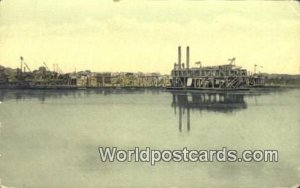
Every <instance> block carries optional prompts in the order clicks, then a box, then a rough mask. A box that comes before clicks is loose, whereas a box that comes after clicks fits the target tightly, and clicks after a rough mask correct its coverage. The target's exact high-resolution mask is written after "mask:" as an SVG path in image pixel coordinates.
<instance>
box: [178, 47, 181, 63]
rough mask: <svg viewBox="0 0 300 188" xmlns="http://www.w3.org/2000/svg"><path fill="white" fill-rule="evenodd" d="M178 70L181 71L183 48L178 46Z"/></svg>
mask: <svg viewBox="0 0 300 188" xmlns="http://www.w3.org/2000/svg"><path fill="white" fill-rule="evenodd" d="M178 68H179V69H181V47H180V46H178Z"/></svg>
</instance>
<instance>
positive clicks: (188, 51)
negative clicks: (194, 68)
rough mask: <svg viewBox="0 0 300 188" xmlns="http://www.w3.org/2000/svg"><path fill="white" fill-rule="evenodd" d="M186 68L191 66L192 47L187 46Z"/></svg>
mask: <svg viewBox="0 0 300 188" xmlns="http://www.w3.org/2000/svg"><path fill="white" fill-rule="evenodd" d="M186 68H187V69H189V68H190V47H189V46H187V47H186Z"/></svg>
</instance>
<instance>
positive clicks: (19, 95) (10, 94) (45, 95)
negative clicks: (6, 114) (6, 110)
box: [0, 88, 162, 103]
mask: <svg viewBox="0 0 300 188" xmlns="http://www.w3.org/2000/svg"><path fill="white" fill-rule="evenodd" d="M160 92H162V90H160V89H130V88H129V89H123V88H122V89H118V88H105V89H101V88H99V89H83V90H77V89H69V90H68V89H66V90H51V89H49V90H47V89H36V90H31V89H28V90H26V89H25V90H6V89H5V90H1V89H0V101H5V100H16V101H17V102H18V101H23V100H25V99H38V100H39V101H40V102H42V103H43V102H45V101H46V100H47V99H49V98H62V97H73V98H79V97H88V96H90V95H92V94H100V95H111V94H137V93H151V94H158V93H160Z"/></svg>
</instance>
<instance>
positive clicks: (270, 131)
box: [0, 89, 300, 188]
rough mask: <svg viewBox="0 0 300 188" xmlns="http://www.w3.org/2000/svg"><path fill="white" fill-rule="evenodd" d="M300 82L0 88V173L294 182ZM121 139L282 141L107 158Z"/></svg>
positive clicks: (53, 182) (27, 179)
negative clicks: (141, 158)
mask: <svg viewBox="0 0 300 188" xmlns="http://www.w3.org/2000/svg"><path fill="white" fill-rule="evenodd" d="M299 96H300V90H296V89H295V90H283V91H259V92H247V93H226V94H224V93H202V92H189V93H186V92H166V91H164V90H159V89H152V90H120V89H119V90H118V89H115V90H108V89H107V90H79V91H46V90H44V91H40V90H34V91H32V90H25V91H24V90H23V91H21V90H20V91H7V90H0V101H2V103H1V104H0V122H1V129H0V130H1V132H0V153H1V157H0V178H1V179H2V183H3V184H5V185H9V186H14V187H17V188H19V187H30V188H41V187H43V188H53V187H64V188H71V187H72V188H74V187H87V188H97V187H247V188H248V187H249V188H250V187H251V188H252V187H266V188H269V187H291V186H293V185H295V184H297V183H298V182H299V180H300V157H299V156H300V118H299V117H300V116H299V114H300V107H299V106H300V98H299ZM98 146H108V147H113V146H116V147H118V148H121V149H133V148H135V147H138V146H139V147H142V148H143V149H144V148H145V147H151V149H161V150H163V149H182V148H184V147H187V148H188V149H221V148H222V147H227V148H229V149H236V150H238V151H242V150H243V149H276V150H278V151H279V162H277V163H263V162H260V163H255V162H250V163H230V162H212V163H209V162H207V163H204V162H202V163H201V162H197V163H192V162H190V163H184V162H180V163H176V162H170V163H163V162H161V163H158V164H157V165H155V166H151V165H150V164H148V163H134V162H132V163H130V162H126V163H119V162H114V163H104V162H101V160H100V158H99V153H98V150H97V147H98Z"/></svg>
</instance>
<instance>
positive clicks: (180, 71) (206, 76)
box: [167, 46, 265, 90]
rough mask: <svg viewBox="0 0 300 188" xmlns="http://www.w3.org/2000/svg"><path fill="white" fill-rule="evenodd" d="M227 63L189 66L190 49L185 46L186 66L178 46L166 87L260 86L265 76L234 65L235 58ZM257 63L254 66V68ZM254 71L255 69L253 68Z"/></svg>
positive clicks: (229, 88) (204, 88) (214, 88)
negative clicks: (176, 58)
mask: <svg viewBox="0 0 300 188" xmlns="http://www.w3.org/2000/svg"><path fill="white" fill-rule="evenodd" d="M228 60H229V61H230V63H229V64H225V65H218V66H206V67H202V63H201V62H200V61H199V62H196V63H195V64H197V65H198V67H190V49H189V46H187V47H186V66H185V64H184V63H183V62H182V61H181V47H180V46H179V47H178V62H177V63H175V64H174V68H173V70H172V71H171V86H170V87H167V89H187V90H249V89H250V88H252V87H261V86H264V84H265V78H264V77H263V76H262V75H259V74H256V73H254V74H249V73H248V71H247V70H246V69H243V68H242V67H239V66H236V65H235V58H231V59H228ZM256 66H257V65H255V66H254V68H256ZM254 71H255V70H254Z"/></svg>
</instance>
